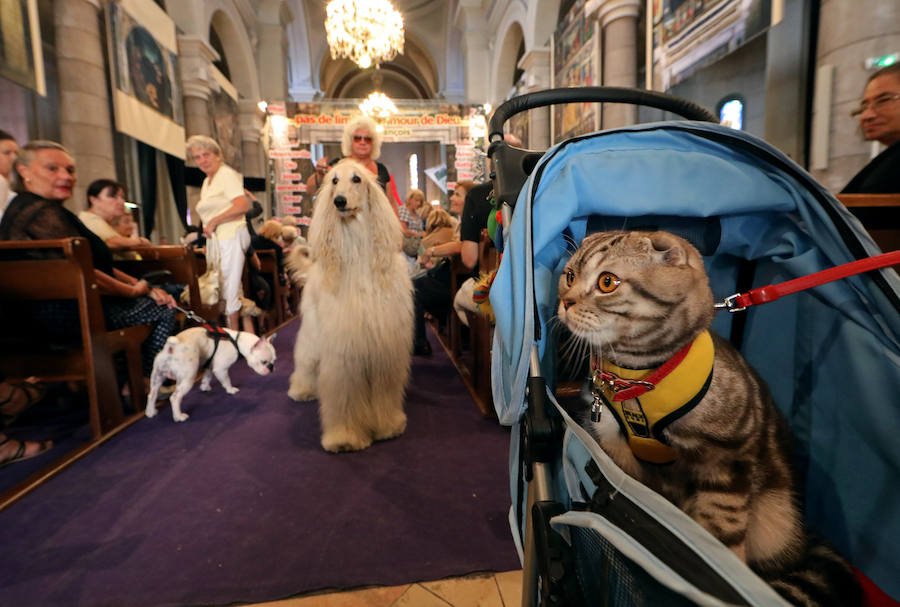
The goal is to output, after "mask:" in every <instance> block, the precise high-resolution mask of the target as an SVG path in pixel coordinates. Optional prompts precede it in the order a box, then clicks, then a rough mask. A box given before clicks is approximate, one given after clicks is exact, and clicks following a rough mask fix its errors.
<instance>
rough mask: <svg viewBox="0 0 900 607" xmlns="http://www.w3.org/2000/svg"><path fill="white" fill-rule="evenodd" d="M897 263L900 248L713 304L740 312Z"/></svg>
mask: <svg viewBox="0 0 900 607" xmlns="http://www.w3.org/2000/svg"><path fill="white" fill-rule="evenodd" d="M896 264H900V250H898V251H892V252H890V253H882V254H881V255H876V256H875V257H867V258H865V259H859V260H857V261H851V262H850V263H845V264H843V265H840V266H837V267H834V268H828V269H827V270H822V271H821V272H815V273H814V274H808V275H806V276H801V277H800V278H795V279H793V280H788V281H787V282H781V283H778V284H777V285H766V286H764V287H758V288H756V289H752V290H750V291H747V292H746V293H735V294H734V295H729V296H728V297H726V298H725V299H724V300H723V301H722V302H721V303H717V304H716V308H718V309H727V310H728V311H729V312H740V311H741V310H746V309H747V308H749V307H750V306H755V305H757V304H764V303H769V302H770V301H775V300H776V299H778V298H779V297H781V296H782V295H790V294H791V293H796V292H797V291H803V290H805V289H809V288H811V287H817V286H819V285H821V284H825V283H826V282H832V281H834V280H839V279H841V278H846V277H848V276H853V275H854V274H860V273H862V272H868V271H869V270H877V269H879V268H884V267H887V266H893V265H896Z"/></svg>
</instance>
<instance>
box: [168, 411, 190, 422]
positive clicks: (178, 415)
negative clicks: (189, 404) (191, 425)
mask: <svg viewBox="0 0 900 607" xmlns="http://www.w3.org/2000/svg"><path fill="white" fill-rule="evenodd" d="M189 417H190V415H188V414H187V413H172V419H174V420H175V421H176V422H183V421H185V420H187V418H189Z"/></svg>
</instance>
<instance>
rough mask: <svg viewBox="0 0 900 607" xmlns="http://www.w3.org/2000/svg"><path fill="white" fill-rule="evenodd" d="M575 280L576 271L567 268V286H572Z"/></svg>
mask: <svg viewBox="0 0 900 607" xmlns="http://www.w3.org/2000/svg"><path fill="white" fill-rule="evenodd" d="M573 282H575V272H573V271H572V270H566V286H567V287H571V286H572V283H573Z"/></svg>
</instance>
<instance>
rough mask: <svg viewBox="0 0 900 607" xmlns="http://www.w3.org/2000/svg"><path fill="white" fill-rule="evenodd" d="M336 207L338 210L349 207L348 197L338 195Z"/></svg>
mask: <svg viewBox="0 0 900 607" xmlns="http://www.w3.org/2000/svg"><path fill="white" fill-rule="evenodd" d="M334 206H336V207H337V208H338V209H343V208H344V207H345V206H347V197H346V196H344V195H343V194H338V195H337V196H335V197H334Z"/></svg>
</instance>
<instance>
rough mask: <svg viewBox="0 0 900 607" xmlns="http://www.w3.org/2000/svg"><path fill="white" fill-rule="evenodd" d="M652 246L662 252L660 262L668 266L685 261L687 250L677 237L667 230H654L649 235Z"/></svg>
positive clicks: (682, 263) (679, 264)
mask: <svg viewBox="0 0 900 607" xmlns="http://www.w3.org/2000/svg"><path fill="white" fill-rule="evenodd" d="M650 240H651V242H652V244H653V248H654V249H656V250H657V251H659V252H661V253H662V262H663V263H664V264H666V265H668V266H681V265H684V264H686V263H687V251H685V250H684V247H683V246H682V244H681V242H679V239H678V238H677V237H675V236H673V235H672V234H669V233H668V232H654V233H653V234H651V235H650Z"/></svg>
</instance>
